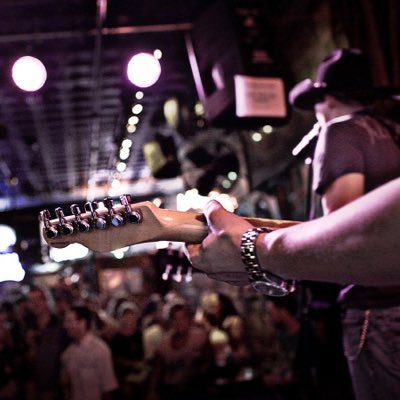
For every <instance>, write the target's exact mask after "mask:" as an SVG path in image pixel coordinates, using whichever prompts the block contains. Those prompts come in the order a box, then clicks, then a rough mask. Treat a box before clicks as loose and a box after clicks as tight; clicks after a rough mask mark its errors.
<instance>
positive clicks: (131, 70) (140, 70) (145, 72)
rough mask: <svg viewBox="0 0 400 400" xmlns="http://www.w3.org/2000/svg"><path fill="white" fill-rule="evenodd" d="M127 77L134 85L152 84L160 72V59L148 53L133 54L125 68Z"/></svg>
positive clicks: (143, 86)
mask: <svg viewBox="0 0 400 400" xmlns="http://www.w3.org/2000/svg"><path fill="white" fill-rule="evenodd" d="M127 74H128V79H129V80H130V81H131V82H132V83H133V84H134V85H136V86H138V87H141V88H146V87H150V86H152V85H154V84H155V83H156V82H157V81H158V78H159V77H160V74H161V65H160V61H159V60H158V59H157V58H156V57H154V55H152V54H149V53H139V54H136V55H134V56H133V57H132V58H131V59H130V61H129V63H128V68H127Z"/></svg>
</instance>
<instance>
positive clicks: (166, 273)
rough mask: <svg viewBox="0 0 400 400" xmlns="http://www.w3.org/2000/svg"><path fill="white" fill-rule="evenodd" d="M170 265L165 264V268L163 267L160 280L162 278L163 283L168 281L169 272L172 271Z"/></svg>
mask: <svg viewBox="0 0 400 400" xmlns="http://www.w3.org/2000/svg"><path fill="white" fill-rule="evenodd" d="M172 268H173V267H172V264H167V265H166V266H165V270H164V272H163V274H162V276H161V277H162V278H163V280H164V281H167V280H168V278H169V274H170V273H171V271H172Z"/></svg>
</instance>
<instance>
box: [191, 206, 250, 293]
mask: <svg viewBox="0 0 400 400" xmlns="http://www.w3.org/2000/svg"><path fill="white" fill-rule="evenodd" d="M203 212H204V215H205V217H206V219H207V224H208V231H209V232H208V236H207V237H206V238H205V239H204V240H203V242H202V243H201V244H190V245H189V244H188V245H186V255H187V256H188V258H189V259H190V261H191V262H192V264H193V266H194V267H195V268H197V269H199V270H201V271H203V272H205V273H206V274H207V275H208V276H209V277H210V278H212V279H216V280H219V281H224V282H226V283H229V284H231V285H236V286H244V285H248V284H249V279H248V277H247V272H246V270H245V268H244V265H243V263H242V261H241V256H240V241H241V238H242V235H243V233H244V232H245V231H247V230H248V229H250V228H252V225H251V224H250V223H249V222H247V221H246V220H245V219H244V218H241V217H239V216H237V215H235V214H233V213H231V212H229V211H227V210H225V209H224V208H223V207H222V206H221V204H220V203H218V202H217V201H215V200H211V201H210V202H208V203H207V204H206V206H205V207H204V210H203Z"/></svg>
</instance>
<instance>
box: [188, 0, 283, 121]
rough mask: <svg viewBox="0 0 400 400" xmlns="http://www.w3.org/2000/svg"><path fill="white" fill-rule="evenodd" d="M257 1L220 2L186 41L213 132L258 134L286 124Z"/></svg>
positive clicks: (279, 77)
mask: <svg viewBox="0 0 400 400" xmlns="http://www.w3.org/2000/svg"><path fill="white" fill-rule="evenodd" d="M264 25H265V20H264V18H263V15H262V7H260V2H259V1H246V2H243V4H241V5H240V2H237V1H236V2H233V1H226V0H221V1H216V2H215V3H213V4H212V5H211V6H210V7H209V8H208V9H207V10H206V11H205V12H204V13H203V14H202V15H201V16H200V17H199V18H198V20H197V21H195V23H194V26H193V29H192V30H191V32H190V33H188V34H187V35H186V45H187V50H188V54H189V61H190V65H191V68H192V73H193V77H194V80H195V84H196V89H197V93H198V96H199V99H200V101H201V102H202V103H203V106H204V110H205V118H206V119H207V120H208V121H209V122H211V123H212V124H213V125H214V126H220V127H228V126H233V127H243V128H254V127H259V126H261V125H264V124H278V123H284V122H285V121H286V119H287V109H288V107H287V101H286V98H287V96H286V92H285V84H284V79H283V76H282V75H283V74H282V73H281V71H280V70H279V66H278V63H277V62H276V61H275V60H274V59H273V58H272V57H271V55H270V53H269V51H268V38H267V36H268V35H267V33H266V31H265V29H264Z"/></svg>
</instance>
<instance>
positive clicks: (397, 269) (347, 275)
mask: <svg viewBox="0 0 400 400" xmlns="http://www.w3.org/2000/svg"><path fill="white" fill-rule="evenodd" d="M263 244H264V245H265V246H264V245H263ZM257 254H258V257H259V259H260V261H261V264H262V266H263V267H264V268H265V269H266V270H269V271H271V272H273V273H276V274H278V275H280V276H282V277H284V278H292V279H297V280H318V281H329V282H337V283H354V284H360V285H390V284H399V283H400V179H396V180H394V181H392V182H390V183H388V184H386V185H384V186H382V187H380V188H378V189H377V190H375V191H373V192H371V193H369V194H367V195H365V196H363V197H362V198H360V199H357V200H355V201H354V202H352V203H350V204H348V205H347V206H344V207H342V208H341V209H339V210H337V211H335V212H333V213H332V214H330V215H328V216H326V217H322V218H320V219H317V220H314V221H309V222H305V223H303V224H300V225H297V226H294V227H290V228H284V229H279V230H277V231H275V232H273V233H270V234H268V235H263V236H262V237H260V241H259V242H258V244H257Z"/></svg>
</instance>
